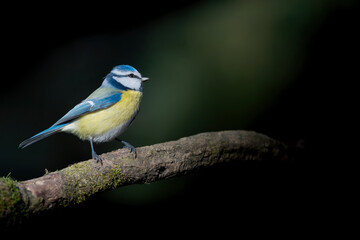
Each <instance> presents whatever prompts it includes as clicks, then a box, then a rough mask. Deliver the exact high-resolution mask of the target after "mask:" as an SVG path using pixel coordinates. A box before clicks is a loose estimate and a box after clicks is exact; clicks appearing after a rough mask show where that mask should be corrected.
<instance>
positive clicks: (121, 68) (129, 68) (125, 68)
mask: <svg viewBox="0 0 360 240" xmlns="http://www.w3.org/2000/svg"><path fill="white" fill-rule="evenodd" d="M115 69H116V70H119V71H130V72H137V70H136V69H135V68H133V67H132V66H130V65H118V66H115V67H114V68H113V70H115Z"/></svg>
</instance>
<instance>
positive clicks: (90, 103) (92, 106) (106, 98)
mask: <svg viewBox="0 0 360 240" xmlns="http://www.w3.org/2000/svg"><path fill="white" fill-rule="evenodd" d="M121 95H122V94H121V92H119V91H108V90H106V89H102V88H99V89H98V90H96V91H95V92H94V93H93V94H91V95H90V96H89V97H88V98H86V99H85V100H84V101H82V102H81V103H79V104H78V105H76V106H75V107H74V108H73V109H71V110H70V111H69V112H68V113H66V114H65V115H64V116H63V117H62V118H60V119H59V120H58V121H57V122H56V123H55V124H54V125H53V126H56V125H59V124H62V123H67V122H69V121H72V120H75V119H77V118H79V117H81V116H82V115H84V114H86V113H90V112H94V111H97V110H99V109H104V108H108V107H110V106H111V105H113V104H115V103H117V102H118V101H120V99H121Z"/></svg>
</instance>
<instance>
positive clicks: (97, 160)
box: [89, 138, 102, 165]
mask: <svg viewBox="0 0 360 240" xmlns="http://www.w3.org/2000/svg"><path fill="white" fill-rule="evenodd" d="M89 141H90V145H91V155H92V158H93V159H95V160H96V162H100V163H101V165H102V160H101V158H100V156H99V155H97V154H96V152H95V150H94V144H93V140H92V138H90V139H89Z"/></svg>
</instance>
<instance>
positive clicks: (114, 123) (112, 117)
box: [73, 90, 142, 139]
mask: <svg viewBox="0 0 360 240" xmlns="http://www.w3.org/2000/svg"><path fill="white" fill-rule="evenodd" d="M141 96H142V93H141V92H138V91H133V90H127V91H122V95H121V100H120V101H119V102H117V103H115V104H114V105H112V106H110V107H108V108H106V109H101V110H98V111H95V112H92V113H89V114H86V115H84V116H82V117H80V118H79V120H78V121H76V123H75V125H76V126H74V128H73V133H74V134H76V135H78V137H79V138H81V139H88V138H89V137H96V136H100V135H103V134H105V133H107V132H108V131H110V130H112V129H114V128H116V127H118V126H119V125H121V124H124V123H127V122H128V121H130V120H131V119H132V118H133V117H134V115H135V114H136V112H137V111H138V109H139V105H140V100H141Z"/></svg>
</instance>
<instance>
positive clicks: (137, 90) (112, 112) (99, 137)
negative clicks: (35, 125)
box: [19, 65, 149, 163]
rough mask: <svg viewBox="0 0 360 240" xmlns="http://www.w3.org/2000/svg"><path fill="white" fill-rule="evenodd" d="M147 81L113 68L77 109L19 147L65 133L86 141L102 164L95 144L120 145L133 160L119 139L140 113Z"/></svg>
mask: <svg viewBox="0 0 360 240" xmlns="http://www.w3.org/2000/svg"><path fill="white" fill-rule="evenodd" d="M148 79H149V78H146V77H142V76H141V74H140V73H139V72H138V71H137V70H136V69H135V68H133V67H131V66H129V65H119V66H116V67H114V68H113V69H112V70H111V72H110V73H109V74H108V75H107V76H106V77H105V79H104V81H103V83H102V84H101V86H100V87H99V88H98V89H96V90H95V91H94V92H93V93H92V94H90V96H89V97H87V98H86V99H85V100H83V101H82V102H81V103H79V104H78V105H76V106H75V107H74V108H73V109H71V110H70V111H69V112H68V113H66V114H65V115H64V116H63V117H62V118H60V119H59V120H58V121H57V122H56V123H55V124H54V125H52V126H51V127H50V128H48V129H46V130H44V131H42V132H40V133H38V134H36V135H34V136H33V137H31V138H29V139H27V140H25V141H23V142H22V143H20V145H19V148H25V147H27V146H29V145H30V144H33V143H35V142H37V141H39V140H41V139H44V138H46V137H48V136H50V135H53V134H54V133H57V132H67V133H72V134H74V135H76V136H78V137H79V138H80V139H82V140H89V141H90V146H91V153H92V158H93V159H95V160H97V162H100V163H102V160H101V158H100V157H99V155H97V154H96V152H95V150H94V144H93V143H94V142H95V143H101V142H108V141H111V140H114V139H117V140H119V141H121V142H122V143H123V144H124V147H126V148H129V149H130V151H131V152H133V153H134V155H135V157H136V149H135V147H134V146H132V145H131V144H129V143H127V142H125V141H122V140H120V139H118V138H117V137H118V136H119V135H121V134H122V133H123V132H124V131H125V130H126V129H127V128H128V127H129V126H130V125H131V123H132V122H133V121H134V119H135V117H136V115H137V113H138V112H139V105H140V101H141V98H142V92H143V83H144V82H145V81H146V80H148Z"/></svg>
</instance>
